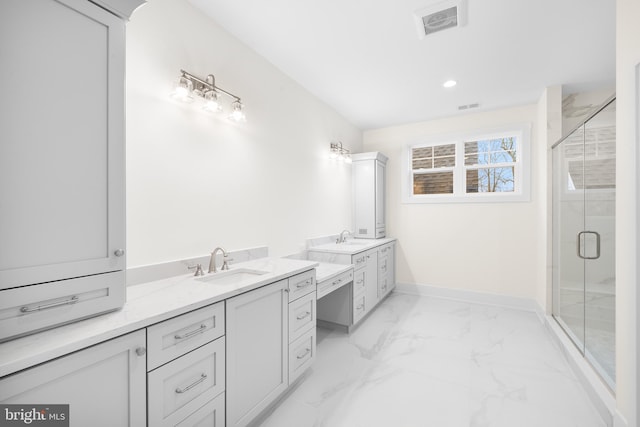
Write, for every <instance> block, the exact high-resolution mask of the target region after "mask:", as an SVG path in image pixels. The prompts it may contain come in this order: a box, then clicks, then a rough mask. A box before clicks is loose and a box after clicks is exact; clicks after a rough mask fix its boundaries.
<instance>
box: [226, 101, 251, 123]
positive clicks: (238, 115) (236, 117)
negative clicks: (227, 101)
mask: <svg viewBox="0 0 640 427" xmlns="http://www.w3.org/2000/svg"><path fill="white" fill-rule="evenodd" d="M231 106H232V107H233V111H232V112H231V114H229V118H230V119H231V120H233V121H236V122H244V121H246V120H247V118H246V116H245V115H244V111H242V107H243V105H242V104H241V103H240V101H234V103H233V104H231Z"/></svg>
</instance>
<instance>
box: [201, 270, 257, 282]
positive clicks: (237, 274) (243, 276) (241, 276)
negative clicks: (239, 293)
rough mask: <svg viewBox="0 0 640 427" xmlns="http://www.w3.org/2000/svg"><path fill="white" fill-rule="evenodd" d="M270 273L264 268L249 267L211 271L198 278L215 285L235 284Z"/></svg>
mask: <svg viewBox="0 0 640 427" xmlns="http://www.w3.org/2000/svg"><path fill="white" fill-rule="evenodd" d="M266 273H268V272H267V271H262V270H251V269H248V268H239V269H237V270H229V271H221V272H220V273H211V274H209V275H207V276H204V277H199V278H197V279H196V280H197V281H199V282H205V283H211V284H213V285H235V284H238V283H241V282H244V281H247V280H249V279H255V278H256V277H257V276H261V275H263V274H266Z"/></svg>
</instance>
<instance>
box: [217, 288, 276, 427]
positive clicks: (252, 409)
mask: <svg viewBox="0 0 640 427" xmlns="http://www.w3.org/2000/svg"><path fill="white" fill-rule="evenodd" d="M287 285H288V282H287V280H282V281H280V282H276V283H274V284H271V285H268V286H264V287H262V288H259V289H256V290H254V291H251V292H247V293H244V294H242V295H238V296H236V297H233V298H230V299H228V300H227V302H226V316H227V321H226V325H227V334H226V339H227V391H226V393H227V425H228V426H229V427H231V426H233V427H238V426H246V425H247V424H248V423H249V422H251V420H252V419H254V418H255V417H256V416H257V415H258V414H260V412H261V411H263V410H264V409H265V408H266V407H267V406H269V404H270V403H272V402H273V401H274V400H275V399H276V398H277V397H278V396H279V395H280V394H281V393H282V392H283V391H284V390H285V389H286V388H287V385H288V381H289V379H288V348H289V347H288V308H289V307H288V295H287V292H286V290H288V287H287Z"/></svg>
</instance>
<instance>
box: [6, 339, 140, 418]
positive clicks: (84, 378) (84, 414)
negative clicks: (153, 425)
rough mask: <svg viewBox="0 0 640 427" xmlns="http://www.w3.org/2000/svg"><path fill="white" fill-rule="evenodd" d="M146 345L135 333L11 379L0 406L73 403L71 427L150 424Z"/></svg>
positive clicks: (20, 373) (70, 405)
mask: <svg viewBox="0 0 640 427" xmlns="http://www.w3.org/2000/svg"><path fill="white" fill-rule="evenodd" d="M144 346H145V333H144V331H136V332H132V333H130V334H128V335H124V336H122V337H120V338H115V339H113V340H110V341H106V342H104V343H102V344H98V345H96V346H93V347H89V348H87V349H85V350H81V351H78V352H76V353H72V354H70V355H68V356H64V357H61V358H60V359H56V360H54V361H51V362H48V363H45V364H42V365H39V366H37V367H35V368H31V369H27V370H25V371H22V372H19V373H17V374H14V375H10V376H8V377H5V378H3V379H2V380H0V402H2V403H4V404H25V405H33V404H68V405H69V421H70V423H69V425H70V426H71V427H84V426H131V427H139V426H145V425H146V422H147V421H146V411H145V406H146V358H145V356H144V352H142V351H136V350H138V349H144ZM138 353H141V354H143V355H142V356H140V355H138Z"/></svg>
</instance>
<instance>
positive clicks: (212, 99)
mask: <svg viewBox="0 0 640 427" xmlns="http://www.w3.org/2000/svg"><path fill="white" fill-rule="evenodd" d="M202 109H203V110H205V111H207V112H209V113H219V112H220V111H222V107H221V106H220V103H219V102H218V93H217V92H216V91H214V90H209V91H207V92H205V94H204V106H203V107H202Z"/></svg>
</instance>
